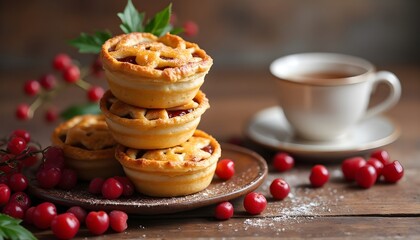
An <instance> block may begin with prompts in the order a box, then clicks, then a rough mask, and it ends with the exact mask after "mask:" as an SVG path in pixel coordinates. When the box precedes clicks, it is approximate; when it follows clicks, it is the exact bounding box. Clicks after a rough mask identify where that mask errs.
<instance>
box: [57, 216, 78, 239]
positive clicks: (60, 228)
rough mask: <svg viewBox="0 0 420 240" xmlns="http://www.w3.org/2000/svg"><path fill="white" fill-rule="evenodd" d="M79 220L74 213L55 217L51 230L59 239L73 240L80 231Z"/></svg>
mask: <svg viewBox="0 0 420 240" xmlns="http://www.w3.org/2000/svg"><path fill="white" fill-rule="evenodd" d="M79 227H80V223H79V220H77V218H76V217H75V216H74V214H73V213H62V214H59V215H57V216H55V217H54V219H53V220H52V222H51V230H52V232H53V233H54V236H56V237H57V238H58V239H71V238H74V236H76V234H77V232H78V231H79Z"/></svg>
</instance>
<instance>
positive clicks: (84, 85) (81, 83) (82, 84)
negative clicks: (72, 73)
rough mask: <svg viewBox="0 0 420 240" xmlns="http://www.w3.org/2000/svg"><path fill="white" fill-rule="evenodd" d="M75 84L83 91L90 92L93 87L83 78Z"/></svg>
mask: <svg viewBox="0 0 420 240" xmlns="http://www.w3.org/2000/svg"><path fill="white" fill-rule="evenodd" d="M75 84H76V85H77V86H78V87H80V88H81V89H83V90H86V91H87V90H89V88H90V87H91V84H90V83H88V82H86V81H85V80H83V79H81V78H80V79H79V81H77V82H75Z"/></svg>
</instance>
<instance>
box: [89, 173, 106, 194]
mask: <svg viewBox="0 0 420 240" xmlns="http://www.w3.org/2000/svg"><path fill="white" fill-rule="evenodd" d="M104 182H105V180H104V179H103V178H99V177H97V178H94V179H92V180H91V181H90V183H89V188H88V190H89V192H90V193H92V194H100V193H102V186H103V185H104Z"/></svg>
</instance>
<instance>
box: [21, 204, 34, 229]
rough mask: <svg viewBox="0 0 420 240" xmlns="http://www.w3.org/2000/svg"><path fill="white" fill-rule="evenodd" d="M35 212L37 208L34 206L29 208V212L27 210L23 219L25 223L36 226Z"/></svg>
mask: <svg viewBox="0 0 420 240" xmlns="http://www.w3.org/2000/svg"><path fill="white" fill-rule="evenodd" d="M34 211H35V207H34V206H32V207H30V208H28V210H26V212H25V217H24V219H23V221H24V222H25V223H27V224H31V225H32V224H34Z"/></svg>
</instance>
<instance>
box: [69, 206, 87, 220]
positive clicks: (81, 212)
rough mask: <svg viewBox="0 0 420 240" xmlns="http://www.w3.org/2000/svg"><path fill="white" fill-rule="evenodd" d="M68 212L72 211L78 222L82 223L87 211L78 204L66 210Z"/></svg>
mask: <svg viewBox="0 0 420 240" xmlns="http://www.w3.org/2000/svg"><path fill="white" fill-rule="evenodd" d="M67 212H68V213H73V214H74V216H76V218H77V220H79V223H80V224H84V223H85V220H86V215H87V212H86V210H85V209H83V208H82V207H79V206H73V207H71V208H69V209H68V210H67Z"/></svg>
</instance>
